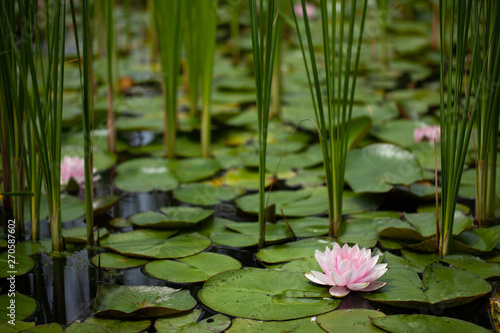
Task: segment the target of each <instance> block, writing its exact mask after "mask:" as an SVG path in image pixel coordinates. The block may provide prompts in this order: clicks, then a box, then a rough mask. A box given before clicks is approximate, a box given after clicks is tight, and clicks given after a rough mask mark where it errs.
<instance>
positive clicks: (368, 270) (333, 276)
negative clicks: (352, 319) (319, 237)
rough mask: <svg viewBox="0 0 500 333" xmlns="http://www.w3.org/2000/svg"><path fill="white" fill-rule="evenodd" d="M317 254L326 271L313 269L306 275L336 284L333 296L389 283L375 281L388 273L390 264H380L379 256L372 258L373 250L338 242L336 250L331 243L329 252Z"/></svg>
mask: <svg viewBox="0 0 500 333" xmlns="http://www.w3.org/2000/svg"><path fill="white" fill-rule="evenodd" d="M315 257H316V261H317V262H318V264H319V265H320V267H321V269H323V273H320V272H317V271H311V272H310V273H306V274H304V275H305V276H306V278H308V279H309V280H311V281H312V282H314V283H318V284H322V285H327V286H332V287H331V288H330V295H332V296H335V297H344V296H346V295H347V294H349V292H350V291H351V290H354V291H374V290H377V289H380V288H382V287H383V286H385V285H386V283H385V282H377V281H375V280H377V279H378V278H380V277H381V276H382V275H384V274H385V272H387V268H386V267H387V264H377V261H378V258H379V256H378V255H376V256H373V257H372V256H371V250H367V249H366V248H362V249H361V250H360V249H359V246H358V245H357V244H356V245H354V246H353V247H352V248H351V247H349V246H348V245H347V244H345V245H344V246H343V247H342V248H341V247H340V245H339V244H337V243H335V244H334V245H333V248H332V250H330V249H329V248H328V246H327V247H326V250H325V252H321V251H319V250H316V253H315Z"/></svg>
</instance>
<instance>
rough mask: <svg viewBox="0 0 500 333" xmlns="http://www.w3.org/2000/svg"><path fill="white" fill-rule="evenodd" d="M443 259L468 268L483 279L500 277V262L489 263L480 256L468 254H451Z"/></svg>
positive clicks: (451, 263) (467, 269)
mask: <svg viewBox="0 0 500 333" xmlns="http://www.w3.org/2000/svg"><path fill="white" fill-rule="evenodd" d="M442 260H443V261H444V262H446V263H448V264H450V265H452V266H454V267H457V268H460V269H463V270H466V271H467V272H469V273H472V274H475V275H477V276H479V277H481V278H483V279H488V278H491V277H500V264H498V263H489V262H486V261H484V260H482V259H481V258H479V257H474V256H471V255H468V254H449V255H447V256H446V257H444V258H443V259H442Z"/></svg>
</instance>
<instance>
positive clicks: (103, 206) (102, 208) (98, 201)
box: [93, 195, 120, 217]
mask: <svg viewBox="0 0 500 333" xmlns="http://www.w3.org/2000/svg"><path fill="white" fill-rule="evenodd" d="M118 200H120V197H119V196H117V195H103V196H100V197H98V198H94V202H93V205H94V217H98V216H101V215H104V213H106V212H107V211H108V210H109V209H110V208H111V207H113V205H114V204H115V203H117V202H118Z"/></svg>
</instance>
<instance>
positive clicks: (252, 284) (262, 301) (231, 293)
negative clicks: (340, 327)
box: [198, 268, 340, 320]
mask: <svg viewBox="0 0 500 333" xmlns="http://www.w3.org/2000/svg"><path fill="white" fill-rule="evenodd" d="M198 296H199V298H200V300H201V301H202V302H203V304H205V305H206V306H208V307H210V308H212V309H213V310H215V311H218V312H221V313H225V314H228V315H231V316H236V317H242V318H249V319H259V320H289V319H296V318H303V317H308V316H313V315H317V314H320V313H325V312H328V311H331V310H333V309H335V308H336V307H337V306H338V304H339V303H340V301H339V300H335V299H332V298H330V297H329V294H328V290H327V288H322V287H317V286H314V285H312V284H310V283H308V282H307V279H305V278H304V275H303V274H302V273H298V272H288V271H277V270H263V269H258V268H247V269H242V270H232V271H226V272H223V273H220V274H217V275H215V276H212V277H211V278H210V279H208V280H207V282H205V284H204V285H203V289H202V290H201V291H200V292H199V294H198Z"/></svg>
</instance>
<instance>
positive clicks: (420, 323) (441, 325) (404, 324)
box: [371, 314, 490, 333]
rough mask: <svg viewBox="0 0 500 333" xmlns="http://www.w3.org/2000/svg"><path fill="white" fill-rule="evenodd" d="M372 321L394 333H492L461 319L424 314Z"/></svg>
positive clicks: (380, 318)
mask: <svg viewBox="0 0 500 333" xmlns="http://www.w3.org/2000/svg"><path fill="white" fill-rule="evenodd" d="M371 321H372V323H373V324H374V325H376V326H377V327H380V328H382V329H384V330H385V331H389V332H394V333H410V332H426V333H441V332H469V333H486V332H490V331H489V330H487V329H485V328H483V327H481V326H477V325H475V324H473V323H470V322H467V321H463V320H460V319H455V318H449V317H437V316H430V315H423V314H403V315H391V316H385V317H378V318H372V319H371Z"/></svg>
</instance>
